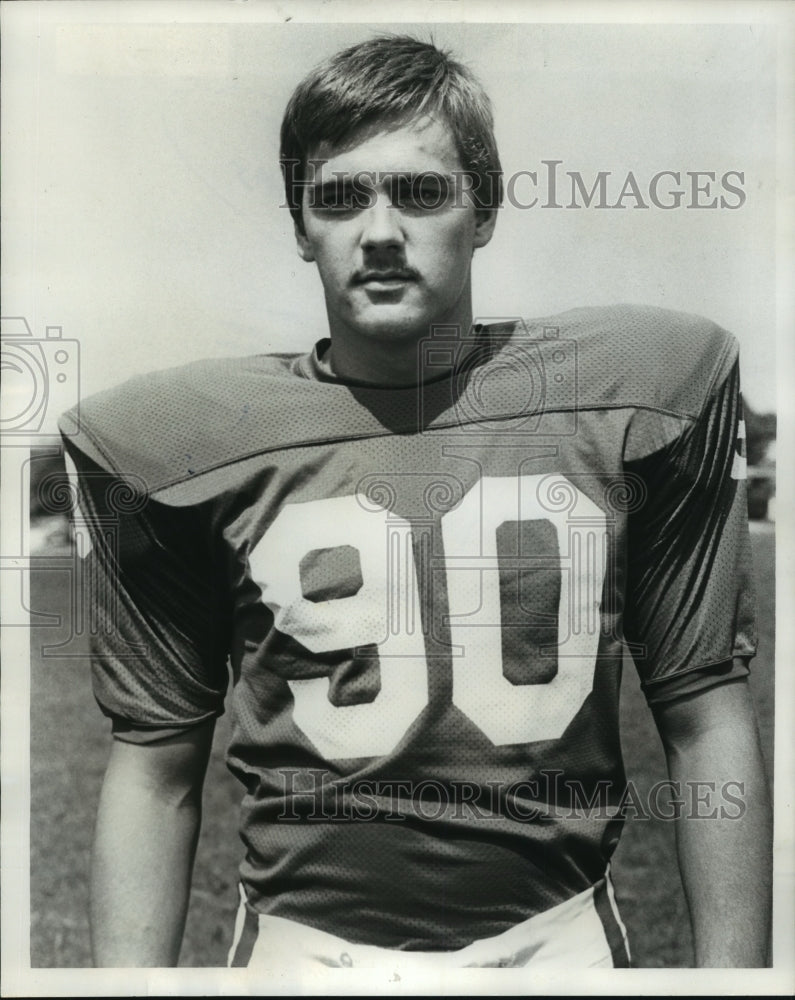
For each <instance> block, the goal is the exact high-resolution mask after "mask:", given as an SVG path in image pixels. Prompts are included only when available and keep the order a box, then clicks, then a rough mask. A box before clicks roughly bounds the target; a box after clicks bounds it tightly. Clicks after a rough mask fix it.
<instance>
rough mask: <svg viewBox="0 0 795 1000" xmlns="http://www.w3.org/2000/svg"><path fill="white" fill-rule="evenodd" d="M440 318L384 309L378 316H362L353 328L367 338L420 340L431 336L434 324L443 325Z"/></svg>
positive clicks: (354, 323)
mask: <svg viewBox="0 0 795 1000" xmlns="http://www.w3.org/2000/svg"><path fill="white" fill-rule="evenodd" d="M443 322H444V319H443V318H442V317H439V316H428V315H418V314H416V313H406V312H405V311H398V310H395V311H394V312H393V311H392V310H390V309H388V308H387V309H384V310H383V311H382V312H381V314H380V315H378V316H366V317H364V316H362V317H359V318H358V321H356V322H353V323H351V327H352V328H353V329H355V330H357V331H358V332H359V333H360V335H362V336H365V337H377V338H378V339H379V340H381V339H392V340H401V341H402V340H420V339H421V338H423V337H428V336H430V333H431V328H432V327H433V326H434V324H437V323H443Z"/></svg>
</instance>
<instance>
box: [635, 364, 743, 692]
mask: <svg viewBox="0 0 795 1000" xmlns="http://www.w3.org/2000/svg"><path fill="white" fill-rule="evenodd" d="M744 438H745V432H744V425H743V419H742V400H741V396H740V379H739V364H738V361H737V359H736V357H735V360H734V362H733V364H731V365H729V366H727V370H726V372H725V375H724V376H723V377H722V378H720V379H718V380H716V382H715V384H714V385H713V387H712V390H711V392H710V393H709V395H708V398H707V399H706V402H705V404H704V406H703V409H702V411H701V413H700V414H698V416H697V417H696V419H694V420H692V421H690V422H688V424H687V425H686V426H685V428H684V429H683V430H682V432H681V433H679V434H678V435H677V436H676V437H675V438H674V439H673V440H672V441H670V442H669V443H667V444H666V445H665V446H664V447H662V448H660V449H658V450H656V451H654V452H652V453H651V454H649V455H647V456H645V457H643V458H640V459H636V460H634V461H632V462H629V463H627V464H626V468H627V469H628V470H629V471H630V472H632V473H633V474H634V475H636V476H638V477H639V478H640V482H641V483H642V492H643V495H644V499H643V502H642V503H641V504H639V505H638V507H637V509H636V510H635V511H634V512H633V513H632V514H631V515H630V520H629V534H628V553H627V584H628V586H627V604H626V608H625V626H624V634H625V638H626V639H627V641H628V642H629V644H630V649H631V650H632V653H633V659H634V660H635V664H636V666H637V669H638V672H639V674H640V678H641V684H642V686H643V688H644V690H645V693H646V696H647V699H648V700H649V701H650V702H655V701H664V700H669V699H670V698H672V697H679V696H681V695H682V694H686V693H692V692H694V691H697V690H700V689H702V688H704V687H707V686H709V685H712V684H717V683H722V682H725V681H726V680H728V679H731V678H733V677H737V676H740V675H744V674H745V673H747V672H748V671H747V661H748V660H749V659H750V658H751V657H752V656H753V655H754V653H755V652H756V627H755V605H754V595H753V587H752V568H751V551H750V538H749V533H748V514H747V498H746V482H745V455H744V445H745V440H744ZM732 661H733V662H732Z"/></svg>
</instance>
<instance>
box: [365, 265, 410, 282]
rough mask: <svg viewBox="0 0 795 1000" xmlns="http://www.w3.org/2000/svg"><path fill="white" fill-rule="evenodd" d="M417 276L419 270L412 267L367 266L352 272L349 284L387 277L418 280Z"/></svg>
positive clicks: (380, 279) (385, 278)
mask: <svg viewBox="0 0 795 1000" xmlns="http://www.w3.org/2000/svg"><path fill="white" fill-rule="evenodd" d="M419 277H420V275H419V272H418V271H415V270H414V268H413V267H367V268H362V269H361V270H360V271H355V272H354V274H353V277H352V278H351V284H354V285H362V284H364V283H365V282H366V281H385V280H389V279H400V280H402V281H418V280H419Z"/></svg>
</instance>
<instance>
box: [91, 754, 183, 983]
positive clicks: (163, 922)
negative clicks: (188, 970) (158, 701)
mask: <svg viewBox="0 0 795 1000" xmlns="http://www.w3.org/2000/svg"><path fill="white" fill-rule="evenodd" d="M115 749H116V751H117V752H116V753H115V754H114V755H112V756H111V761H110V764H109V766H108V771H107V773H106V776H105V782H104V785H103V789H102V796H101V799H100V807H99V813H98V816H97V828H96V835H95V840H94V856H93V865H92V879H91V932H92V949H93V955H94V962H95V964H96V965H98V966H107V967H129V966H169V965H176V963H177V959H178V957H179V949H180V944H181V942H182V933H183V929H184V925H185V916H186V913H187V908H188V897H189V893H190V881H191V873H192V868H193V859H194V855H195V851H196V843H197V840H198V835H199V827H200V821H201V778H200V777H199V778H198V780H197V781H196V782H194V783H190V782H188V783H186V784H183V783H182V782H179V781H178V782H175V783H170V782H169V781H163V780H160V779H159V776H158V774H157V772H156V771H155V772H154V774H153V773H150V772H149V771H147V770H146V769H145V768H144V769H142V768H141V767H140V766H139V761H140V751H138V755H137V756H136V751H132V753H131V752H130V751H129V750H127V749H125V748H123V747H122V748H115ZM143 752H144V753H146V751H143ZM153 756H154V755H153ZM200 773H203V772H201V771H200Z"/></svg>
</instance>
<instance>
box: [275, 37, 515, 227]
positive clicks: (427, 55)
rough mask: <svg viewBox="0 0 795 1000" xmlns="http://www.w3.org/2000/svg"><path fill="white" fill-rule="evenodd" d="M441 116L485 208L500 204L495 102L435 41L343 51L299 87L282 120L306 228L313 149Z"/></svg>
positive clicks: (399, 40)
mask: <svg viewBox="0 0 795 1000" xmlns="http://www.w3.org/2000/svg"><path fill="white" fill-rule="evenodd" d="M434 113H435V114H438V115H440V116H441V117H443V118H444V120H445V122H446V124H447V125H448V127H449V128H450V131H451V132H452V135H453V139H454V142H455V145H456V149H457V151H458V155H459V158H460V160H461V165H462V167H463V168H464V170H465V171H466V173H467V174H468V175H469V176H470V178H471V182H472V196H473V200H474V202H475V205H476V206H477V208H479V209H483V210H489V211H491V210H493V209H496V208H498V207H499V206H500V205H501V204H502V197H503V184H502V166H501V164H500V158H499V153H498V152H497V143H496V141H495V138H494V119H493V116H492V111H491V101H490V100H489V98H488V95H487V94H486V92H485V91H484V90H483V87H482V86H481V84H480V83H479V81H478V80H477V79H476V78H475V76H474V75H473V74H472V73H471V72H470V71H469V70H468V69H467V68H466V67H465V66H463V65H462V64H461V63H459V62H457V61H456V60H454V59H452V58H451V57H450V55H449V53H447V52H443V51H442V50H440V49H438V48H437V47H436V46H435V45H433V44H432V43H428V42H421V41H419V40H418V39H416V38H412V37H410V36H408V35H381V36H378V37H376V38H371V39H368V40H367V41H365V42H360V43H359V44H357V45H352V46H351V47H350V48H347V49H344V50H343V51H342V52H338V53H337V54H336V55H334V56H332V57H331V58H330V59H328V60H326V61H325V62H324V63H322V64H321V65H320V66H318V67H316V68H315V69H314V70H313V71H312V72H311V73H309V75H308V76H307V77H305V79H304V80H303V81H302V82H301V83H300V84H299V85H298V87H296V89H295V91H294V93H293V95H292V97H291V98H290V100H289V102H288V104H287V108H286V110H285V113H284V119H283V120H282V129H281V149H280V163H281V169H282V175H283V177H284V185H285V193H286V196H287V204H288V206H289V208H290V212H291V214H292V216H293V219H294V220H295V222H296V224H297V225H298V226H299V228H300V229H303V221H302V216H301V203H302V192H303V187H304V184H305V182H306V179H307V178H306V166H307V159H308V156H309V152H310V150H311V149H313V148H314V147H316V146H318V145H319V144H320V143H321V142H328V143H331V144H333V145H339V144H340V143H343V142H345V141H346V140H348V139H350V138H351V137H352V136H354V135H355V133H356V132H358V131H359V130H361V129H362V128H365V127H367V126H368V125H372V124H373V123H375V122H378V121H380V120H385V121H389V120H392V121H397V120H400V119H407V118H416V117H418V116H419V115H421V114H434Z"/></svg>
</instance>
